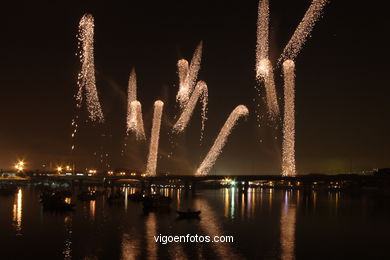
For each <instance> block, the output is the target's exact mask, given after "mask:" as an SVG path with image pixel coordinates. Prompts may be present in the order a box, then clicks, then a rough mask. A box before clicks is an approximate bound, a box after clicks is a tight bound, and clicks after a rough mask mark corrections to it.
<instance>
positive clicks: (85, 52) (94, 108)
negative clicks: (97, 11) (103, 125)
mask: <svg viewBox="0 0 390 260" xmlns="http://www.w3.org/2000/svg"><path fill="white" fill-rule="evenodd" d="M93 35H94V20H93V16H92V15H91V14H85V15H84V16H83V17H82V18H81V20H80V23H79V34H78V40H79V48H80V51H79V58H80V62H81V71H80V73H79V75H78V81H77V85H78V91H77V94H76V100H77V106H78V107H81V104H82V101H83V91H85V92H86V97H87V98H86V99H87V109H88V113H89V118H90V119H91V120H92V121H99V122H104V116H103V111H102V108H101V105H100V102H99V97H98V93H97V89H96V80H95V65H94V54H93Z"/></svg>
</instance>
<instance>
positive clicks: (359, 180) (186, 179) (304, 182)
mask: <svg viewBox="0 0 390 260" xmlns="http://www.w3.org/2000/svg"><path fill="white" fill-rule="evenodd" d="M49 179H50V180H53V181H61V182H77V183H86V184H87V183H94V184H100V185H107V186H110V185H112V186H113V185H116V184H119V183H122V182H131V181H135V182H137V183H138V184H139V185H140V186H141V187H142V188H149V187H150V186H151V185H153V184H159V183H172V184H180V185H183V186H184V188H185V189H191V190H193V191H194V190H195V188H196V187H197V186H198V185H201V184H202V183H207V182H212V181H216V182H217V181H223V180H226V179H229V180H231V181H235V183H236V184H237V186H239V187H242V188H243V189H247V188H248V187H249V186H250V182H262V183H269V182H275V183H276V184H283V183H284V184H287V185H285V186H288V187H295V188H297V187H300V188H303V189H312V187H313V185H317V184H321V185H323V186H329V185H332V183H335V182H336V183H348V184H349V185H350V186H354V187H362V186H376V187H383V186H386V187H389V186H390V185H389V183H390V178H386V177H378V176H373V175H358V174H338V175H325V174H308V175H298V176H294V177H287V176H281V175H205V176H194V175H158V176H153V177H152V176H140V175H135V176H130V175H124V176H53V177H50V178H49Z"/></svg>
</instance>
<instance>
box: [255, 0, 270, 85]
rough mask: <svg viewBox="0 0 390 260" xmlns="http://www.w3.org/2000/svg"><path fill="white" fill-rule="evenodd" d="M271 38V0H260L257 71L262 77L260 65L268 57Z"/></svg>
mask: <svg viewBox="0 0 390 260" xmlns="http://www.w3.org/2000/svg"><path fill="white" fill-rule="evenodd" d="M268 38H269V1H268V0H260V1H259V8H258V19H257V44H256V72H257V78H259V77H260V75H259V74H258V73H259V70H258V68H259V66H260V61H261V60H262V59H268V51H269V45H268Z"/></svg>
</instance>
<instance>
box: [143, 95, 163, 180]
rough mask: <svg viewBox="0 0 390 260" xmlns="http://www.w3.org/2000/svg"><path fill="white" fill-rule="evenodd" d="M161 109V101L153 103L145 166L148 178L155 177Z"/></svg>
mask: <svg viewBox="0 0 390 260" xmlns="http://www.w3.org/2000/svg"><path fill="white" fill-rule="evenodd" d="M163 107H164V103H163V102H162V101H161V100H157V101H156V102H154V112H153V125H152V133H151V137H150V146H149V155H148V164H147V165H146V174H147V175H148V176H156V168H157V153H158V143H159V138H160V128H161V117H162V112H163Z"/></svg>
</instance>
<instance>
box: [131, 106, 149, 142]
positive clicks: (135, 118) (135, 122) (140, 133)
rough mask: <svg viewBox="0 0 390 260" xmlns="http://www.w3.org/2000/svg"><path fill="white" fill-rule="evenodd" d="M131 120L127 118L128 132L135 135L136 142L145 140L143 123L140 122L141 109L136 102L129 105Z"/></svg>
mask: <svg viewBox="0 0 390 260" xmlns="http://www.w3.org/2000/svg"><path fill="white" fill-rule="evenodd" d="M130 109H131V118H130V119H129V118H128V121H127V123H128V126H127V127H128V131H131V132H133V133H135V137H136V139H137V140H145V139H146V137H145V130H144V121H143V120H142V107H141V103H140V102H139V101H138V100H135V101H132V102H131V103H130Z"/></svg>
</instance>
